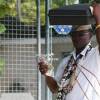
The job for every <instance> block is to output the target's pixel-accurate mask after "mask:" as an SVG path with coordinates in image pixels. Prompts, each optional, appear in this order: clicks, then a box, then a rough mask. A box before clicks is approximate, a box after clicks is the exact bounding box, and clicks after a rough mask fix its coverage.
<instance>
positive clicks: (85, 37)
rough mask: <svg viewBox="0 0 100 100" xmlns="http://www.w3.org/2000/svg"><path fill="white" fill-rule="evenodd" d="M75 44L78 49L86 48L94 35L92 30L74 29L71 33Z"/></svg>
mask: <svg viewBox="0 0 100 100" xmlns="http://www.w3.org/2000/svg"><path fill="white" fill-rule="evenodd" d="M70 36H71V39H72V42H73V45H74V47H75V48H76V49H81V48H84V47H85V46H86V45H87V44H88V43H89V42H90V39H91V37H92V32H90V31H89V30H81V31H74V32H72V33H71V34H70Z"/></svg>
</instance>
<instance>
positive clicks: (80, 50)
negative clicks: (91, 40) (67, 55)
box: [76, 46, 86, 56]
mask: <svg viewBox="0 0 100 100" xmlns="http://www.w3.org/2000/svg"><path fill="white" fill-rule="evenodd" d="M85 47H86V46H84V47H82V48H80V49H76V56H77V55H78V54H80V53H81V52H82V51H83V50H84V49H85Z"/></svg>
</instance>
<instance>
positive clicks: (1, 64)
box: [0, 58, 5, 74]
mask: <svg viewBox="0 0 100 100" xmlns="http://www.w3.org/2000/svg"><path fill="white" fill-rule="evenodd" d="M4 66H5V61H4V59H2V58H0V74H2V72H3V69H4Z"/></svg>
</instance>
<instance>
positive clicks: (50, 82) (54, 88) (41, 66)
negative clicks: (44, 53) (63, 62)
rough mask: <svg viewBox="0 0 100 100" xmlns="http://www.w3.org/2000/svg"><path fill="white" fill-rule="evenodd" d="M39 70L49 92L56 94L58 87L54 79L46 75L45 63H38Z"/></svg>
mask: <svg viewBox="0 0 100 100" xmlns="http://www.w3.org/2000/svg"><path fill="white" fill-rule="evenodd" d="M38 67H39V70H40V72H41V74H42V75H44V76H45V80H46V83H47V86H48V87H49V89H50V90H51V92H52V93H57V91H58V85H57V82H56V81H55V79H54V78H53V77H52V76H48V75H47V74H46V73H47V72H48V65H47V64H46V63H45V62H43V61H42V62H40V63H38Z"/></svg>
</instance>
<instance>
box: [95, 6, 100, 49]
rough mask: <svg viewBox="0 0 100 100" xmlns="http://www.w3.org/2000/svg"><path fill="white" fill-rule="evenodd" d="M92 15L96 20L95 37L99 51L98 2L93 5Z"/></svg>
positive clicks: (99, 17)
mask: <svg viewBox="0 0 100 100" xmlns="http://www.w3.org/2000/svg"><path fill="white" fill-rule="evenodd" d="M93 15H94V17H95V20H96V38H97V42H98V45H99V51H100V4H94V5H93ZM98 26H99V27H98Z"/></svg>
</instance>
